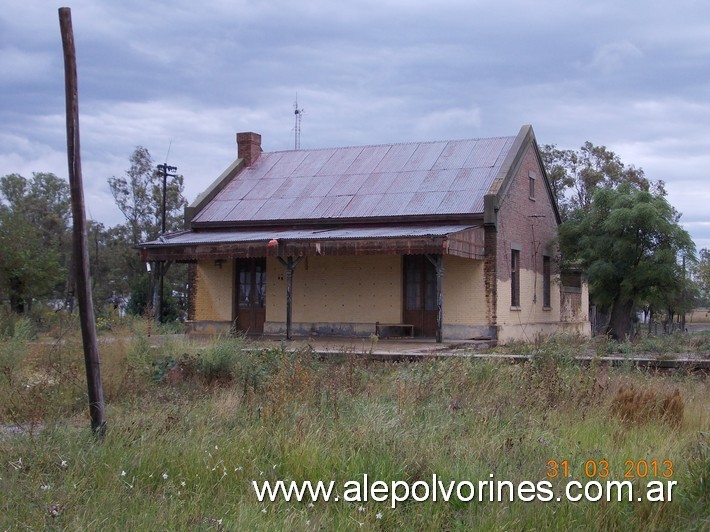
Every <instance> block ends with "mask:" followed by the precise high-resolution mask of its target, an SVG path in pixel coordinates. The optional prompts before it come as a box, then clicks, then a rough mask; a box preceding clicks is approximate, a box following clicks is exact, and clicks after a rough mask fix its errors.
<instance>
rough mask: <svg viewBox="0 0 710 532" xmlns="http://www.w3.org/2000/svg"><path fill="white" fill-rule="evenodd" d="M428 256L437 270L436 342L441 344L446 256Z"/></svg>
mask: <svg viewBox="0 0 710 532" xmlns="http://www.w3.org/2000/svg"><path fill="white" fill-rule="evenodd" d="M426 258H427V259H428V260H429V262H431V263H432V265H433V266H434V269H435V270H436V343H438V344H440V343H441V342H442V340H443V336H444V335H443V333H442V330H443V328H444V256H443V255H441V254H439V255H427V256H426Z"/></svg>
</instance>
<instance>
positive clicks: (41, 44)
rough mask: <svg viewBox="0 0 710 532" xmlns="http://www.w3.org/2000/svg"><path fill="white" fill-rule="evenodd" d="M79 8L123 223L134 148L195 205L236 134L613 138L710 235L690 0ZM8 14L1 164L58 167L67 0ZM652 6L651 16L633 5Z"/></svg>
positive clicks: (699, 34)
mask: <svg viewBox="0 0 710 532" xmlns="http://www.w3.org/2000/svg"><path fill="white" fill-rule="evenodd" d="M73 4H74V5H73V6H72V17H73V25H74V32H75V36H76V43H77V54H78V66H79V76H80V80H79V83H80V110H81V126H82V150H83V154H82V159H83V163H84V167H85V168H84V174H85V176H88V177H89V178H88V179H86V181H87V183H86V187H87V192H86V196H87V204H88V205H89V210H90V211H91V212H92V214H93V216H96V217H97V218H99V219H100V220H101V221H104V222H106V223H109V224H114V223H118V222H120V221H121V218H120V214H119V213H118V211H117V209H115V207H114V206H113V204H112V203H113V202H112V198H111V197H110V194H109V192H108V186H107V183H106V179H107V178H108V177H110V176H112V175H120V174H122V173H123V172H124V171H125V168H126V167H127V165H128V157H129V155H130V153H131V152H132V150H133V148H134V147H135V146H136V145H143V146H145V147H147V148H148V149H149V150H150V151H151V154H152V155H153V157H154V159H155V160H156V162H162V159H163V158H165V157H166V155H167V152H168V146H171V147H170V163H171V164H175V165H176V166H178V167H179V171H180V172H181V173H182V174H183V175H185V178H186V183H187V186H186V193H187V196H188V198H189V199H193V198H194V197H195V196H196V195H197V194H198V193H199V192H200V191H201V190H202V189H203V188H204V187H206V186H207V185H208V184H209V183H211V182H212V180H214V179H215V178H216V177H217V176H218V175H219V173H221V171H222V170H223V169H224V168H225V167H226V166H227V165H228V164H229V163H230V162H231V161H232V159H233V158H234V156H235V151H236V147H235V142H234V134H235V132H237V131H244V130H252V131H257V132H259V133H261V134H262V135H263V139H264V146H265V149H267V150H278V149H290V148H291V147H292V146H293V102H294V100H295V98H296V93H298V100H299V106H300V107H302V108H304V109H305V114H304V116H303V122H302V138H301V145H302V147H306V148H318V147H330V146H345V145H354V144H370V143H381V142H400V141H401V142H404V141H412V140H437V139H451V138H467V137H480V136H489V135H491V136H492V135H510V134H515V133H517V131H518V129H519V127H520V125H522V124H523V123H531V124H533V126H534V128H535V131H536V134H537V136H538V140H539V141H540V143H543V144H548V143H554V144H557V145H559V146H560V147H565V148H577V147H579V146H580V145H581V144H582V143H583V142H584V141H586V140H590V141H591V142H593V143H595V144H603V145H606V146H607V147H609V148H610V149H612V150H614V151H616V152H617V153H618V154H619V155H620V156H621V158H622V160H623V161H624V162H626V163H627V164H634V165H636V166H640V167H643V168H644V170H645V171H646V173H647V175H648V177H649V178H651V179H654V180H658V179H663V180H665V181H666V182H667V188H668V191H669V199H670V201H671V203H673V204H674V206H676V208H677V209H678V210H679V211H681V212H683V213H684V216H683V221H685V222H686V226H687V228H688V229H689V230H690V231H691V233H692V236H693V237H694V239H695V240H696V243H697V244H698V246H699V247H710V234H709V230H708V228H707V224H708V222H709V217H708V215H707V214H706V212H707V209H706V205H707V204H708V202H707V199H708V198H707V194H708V192H707V191H708V188H709V187H708V185H707V184H706V179H705V176H704V175H703V173H704V172H705V169H706V168H708V162H710V161H708V156H707V155H706V154H708V153H710V146H709V145H708V144H709V143H710V140H708V139H710V103H708V102H710V98H709V96H710V83H709V82H708V73H707V62H708V56H709V55H710V23H709V22H708V21H710V16H708V11H710V8H708V7H705V6H704V5H700V4H698V3H697V2H679V3H678V2H676V3H673V4H672V5H671V4H669V3H667V2H665V3H664V2H660V1H651V2H648V1H643V2H642V1H641V0H634V1H630V2H617V1H613V2H612V1H600V2H582V1H578V0H572V1H569V0H564V1H563V0H548V1H545V2H543V3H542V4H540V3H530V2H527V1H523V0H516V1H508V2H498V3H491V2H482V1H465V0H460V1H455V0H450V1H447V0H443V1H442V2H438V3H432V2H423V1H420V0H414V1H412V0H406V1H405V0H378V1H376V0H359V1H354V2H332V1H326V0H317V1H314V0H304V1H302V2H298V3H294V2H291V1H286V0H271V1H268V2H267V1H250V2H247V1H245V0H238V1H232V0H208V1H205V2H201V3H195V2H192V1H187V0H176V1H171V2H166V1H164V0H156V1H154V2H143V1H138V0H128V1H123V2H91V1H89V0H76V1H75V2H74V3H73ZM57 7H59V5H54V6H53V5H51V3H48V2H46V1H40V0H25V1H23V2H12V3H9V5H7V6H4V9H3V10H2V12H0V68H2V71H3V73H4V75H3V76H2V77H0V88H1V90H2V92H3V99H2V101H0V123H2V124H3V126H2V128H1V129H0V175H4V174H7V173H12V172H19V173H23V174H25V175H30V174H31V173H32V172H33V171H52V172H55V173H56V174H58V175H61V176H65V175H66V160H65V157H66V156H65V153H64V150H65V139H64V108H63V106H64V94H63V90H64V86H63V70H62V53H61V42H60V39H59V25H58V18H57V11H56V8H57ZM639 13H642V14H643V16H639Z"/></svg>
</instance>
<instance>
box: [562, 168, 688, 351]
mask: <svg viewBox="0 0 710 532" xmlns="http://www.w3.org/2000/svg"><path fill="white" fill-rule="evenodd" d="M678 220H679V215H678V213H677V212H676V211H675V209H673V207H672V206H671V205H670V204H669V203H668V201H666V199H665V198H664V197H663V195H662V194H660V193H658V192H653V191H650V190H647V189H646V188H645V187H643V186H642V185H641V184H636V183H633V182H622V183H621V184H619V185H618V186H617V187H616V188H612V187H601V188H597V190H596V191H595V192H594V193H593V195H592V196H591V198H590V200H589V204H588V205H587V206H586V208H577V209H576V210H574V211H572V213H571V214H570V216H569V219H568V220H567V221H566V222H565V223H563V224H562V226H560V244H561V248H562V250H563V252H564V253H565V254H566V257H567V259H568V260H574V261H578V262H579V263H581V265H582V266H583V267H584V268H585V269H586V272H587V277H588V280H589V287H590V292H591V294H592V296H593V299H594V301H595V302H596V303H597V304H598V305H601V306H602V307H605V308H608V309H610V311H611V320H610V324H609V333H610V334H611V335H612V336H613V337H615V338H624V337H625V336H627V335H628V334H629V333H630V328H631V314H632V311H633V310H634V309H635V308H636V307H637V306H638V305H640V304H641V303H642V302H643V300H644V298H651V297H656V298H657V297H658V294H659V293H660V294H666V295H670V294H676V293H678V291H679V290H682V286H681V285H680V283H682V279H683V272H682V269H681V266H680V264H679V257H680V256H681V255H687V256H690V257H692V256H693V253H694V245H693V242H692V240H691V239H690V236H689V235H688V233H687V232H686V231H685V230H684V229H682V228H681V227H680V226H679V225H678Z"/></svg>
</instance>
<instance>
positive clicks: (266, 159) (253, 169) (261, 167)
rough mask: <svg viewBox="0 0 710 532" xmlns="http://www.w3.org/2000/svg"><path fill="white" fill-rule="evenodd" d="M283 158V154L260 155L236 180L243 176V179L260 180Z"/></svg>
mask: <svg viewBox="0 0 710 532" xmlns="http://www.w3.org/2000/svg"><path fill="white" fill-rule="evenodd" d="M283 156H284V152H275V153H262V154H261V155H260V156H259V158H258V159H257V160H256V162H255V163H254V164H252V165H251V166H250V167H249V168H248V170H247V171H243V172H242V173H240V174H239V176H238V177H237V178H241V177H242V176H244V179H261V178H262V177H264V176H265V175H266V174H268V173H269V172H270V171H271V169H272V168H273V167H274V165H276V164H277V163H278V162H279V161H280V160H281V158H282V157H283Z"/></svg>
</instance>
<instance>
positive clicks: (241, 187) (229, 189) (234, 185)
mask: <svg viewBox="0 0 710 532" xmlns="http://www.w3.org/2000/svg"><path fill="white" fill-rule="evenodd" d="M257 183H258V181H256V180H255V179H234V180H232V181H230V182H229V184H228V185H227V186H226V187H224V190H223V191H222V192H221V194H220V197H219V199H220V200H223V201H224V200H241V199H244V197H245V196H246V195H247V194H249V192H251V189H253V188H254V187H255V186H256V184H257Z"/></svg>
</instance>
